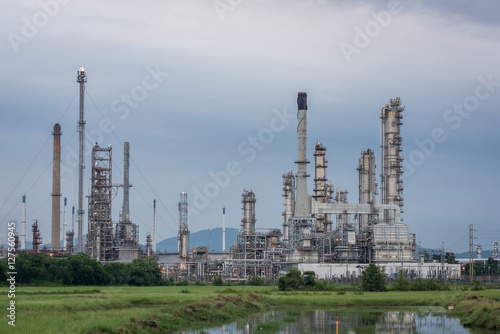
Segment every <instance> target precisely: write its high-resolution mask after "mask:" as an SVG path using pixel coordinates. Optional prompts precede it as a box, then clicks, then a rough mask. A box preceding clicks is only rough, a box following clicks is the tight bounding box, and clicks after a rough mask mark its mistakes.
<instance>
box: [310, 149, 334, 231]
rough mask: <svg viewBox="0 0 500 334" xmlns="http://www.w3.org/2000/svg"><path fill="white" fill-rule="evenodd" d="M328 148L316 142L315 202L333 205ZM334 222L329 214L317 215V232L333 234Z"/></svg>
mask: <svg viewBox="0 0 500 334" xmlns="http://www.w3.org/2000/svg"><path fill="white" fill-rule="evenodd" d="M325 154H326V147H325V146H323V145H321V143H320V142H316V146H315V150H314V154H313V155H314V194H313V195H312V197H313V200H315V201H316V202H321V203H331V202H332V200H333V198H332V194H333V185H332V183H331V182H330V181H329V180H328V178H327V177H326V169H327V167H328V165H327V163H328V160H326V158H325ZM331 231H332V221H331V219H330V215H329V214H322V213H320V214H317V215H316V232H318V233H321V232H331Z"/></svg>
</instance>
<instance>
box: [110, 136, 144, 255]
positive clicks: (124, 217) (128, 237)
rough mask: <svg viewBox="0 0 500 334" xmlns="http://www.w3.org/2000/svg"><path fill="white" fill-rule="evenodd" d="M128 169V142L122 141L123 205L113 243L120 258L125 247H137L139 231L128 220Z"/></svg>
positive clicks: (129, 185)
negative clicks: (117, 249) (117, 248)
mask: <svg viewBox="0 0 500 334" xmlns="http://www.w3.org/2000/svg"><path fill="white" fill-rule="evenodd" d="M129 170H130V143H129V142H125V143H123V185H119V186H123V207H122V214H121V216H120V222H119V223H118V225H117V226H116V236H115V244H116V246H118V247H119V252H120V259H122V260H123V258H124V256H126V255H125V252H127V251H126V250H125V249H129V250H131V249H133V248H137V247H138V240H139V236H138V234H139V232H138V230H139V229H138V226H137V225H136V224H133V223H132V221H131V220H130V209H129V208H130V205H129V191H130V187H131V186H132V185H131V184H130V182H129V181H130V180H129Z"/></svg>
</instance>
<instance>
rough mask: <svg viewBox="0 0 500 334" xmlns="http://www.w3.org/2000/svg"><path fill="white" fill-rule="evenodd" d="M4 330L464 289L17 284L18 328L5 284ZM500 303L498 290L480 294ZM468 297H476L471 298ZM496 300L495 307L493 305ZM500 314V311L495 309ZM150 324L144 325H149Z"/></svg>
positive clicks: (202, 319)
mask: <svg viewBox="0 0 500 334" xmlns="http://www.w3.org/2000/svg"><path fill="white" fill-rule="evenodd" d="M0 291H1V293H0V308H1V309H3V310H4V311H3V314H2V317H1V319H2V320H1V322H0V333H92V332H93V331H96V330H97V331H100V332H111V333H117V332H131V333H142V332H144V333H153V332H157V327H161V328H162V329H163V330H164V331H165V330H167V331H172V330H176V329H180V328H186V327H190V328H200V327H201V326H207V325H211V324H213V325H216V324H221V323H224V322H230V321H232V320H234V319H235V318H238V317H244V316H247V315H249V314H251V313H258V312H263V311H265V310H266V309H267V308H268V307H269V306H281V307H308V308H311V307H317V308H320V307H321V308H335V307H356V308H357V307H373V306H376V307H384V306H387V307H388V306H392V307H394V306H396V307H411V306H448V305H450V304H453V303H454V301H457V302H458V301H459V300H462V299H464V295H465V292H463V291H459V290H452V291H437V292H436V291H428V292H427V291H426V292H395V291H392V292H382V293H375V292H373V293H368V292H366V293H363V294H356V293H354V292H347V293H345V294H338V293H337V292H280V291H278V288H277V287H276V286H263V287H250V286H237V287H225V286H223V287H214V286H166V287H128V286H125V287H81V286H79V287H17V291H16V298H15V301H16V326H15V328H14V327H12V326H9V325H8V324H7V322H8V321H9V319H8V318H7V317H6V315H7V310H6V308H7V307H8V306H9V298H8V297H7V288H2V289H0ZM476 293H477V294H479V295H481V296H484V297H486V298H489V299H492V300H500V290H482V291H479V292H476ZM469 302H470V301H469ZM495 305H496V304H495ZM496 311H498V310H496ZM143 327H144V329H143Z"/></svg>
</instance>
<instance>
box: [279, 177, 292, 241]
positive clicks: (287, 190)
mask: <svg viewBox="0 0 500 334" xmlns="http://www.w3.org/2000/svg"><path fill="white" fill-rule="evenodd" d="M282 196H283V197H284V198H285V211H283V213H282V215H283V241H284V242H285V244H286V243H288V240H289V239H290V225H289V220H290V219H291V218H292V217H293V209H294V206H295V175H294V174H293V172H292V171H290V172H288V173H285V174H283V192H282Z"/></svg>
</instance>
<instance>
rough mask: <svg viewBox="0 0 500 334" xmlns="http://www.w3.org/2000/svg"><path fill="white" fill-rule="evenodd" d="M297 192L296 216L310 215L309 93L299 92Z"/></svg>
mask: <svg viewBox="0 0 500 334" xmlns="http://www.w3.org/2000/svg"><path fill="white" fill-rule="evenodd" d="M297 105H298V112H297V121H298V124H297V137H298V159H297V161H296V163H297V180H296V185H297V194H296V203H295V217H308V216H309V213H310V207H309V195H308V192H307V177H308V176H309V175H308V174H307V164H308V163H309V161H307V93H299V94H298V97H297Z"/></svg>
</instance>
